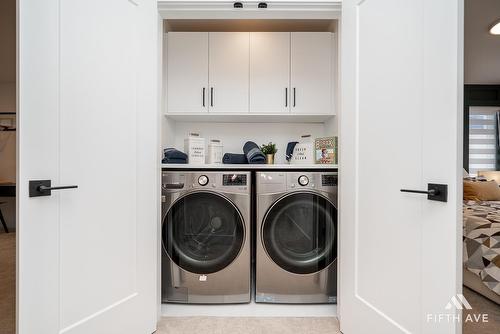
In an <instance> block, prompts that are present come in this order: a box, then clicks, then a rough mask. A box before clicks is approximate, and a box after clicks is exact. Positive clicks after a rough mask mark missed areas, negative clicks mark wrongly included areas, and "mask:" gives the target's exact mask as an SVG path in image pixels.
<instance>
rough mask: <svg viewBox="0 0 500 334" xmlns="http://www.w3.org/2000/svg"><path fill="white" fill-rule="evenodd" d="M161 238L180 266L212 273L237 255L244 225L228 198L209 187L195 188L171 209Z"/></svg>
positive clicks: (197, 271) (199, 272)
mask: <svg viewBox="0 0 500 334" xmlns="http://www.w3.org/2000/svg"><path fill="white" fill-rule="evenodd" d="M162 240H163V248H164V251H165V252H166V253H167V254H168V256H169V257H170V258H171V259H172V261H174V262H175V263H176V264H177V265H178V266H179V267H181V268H182V269H184V270H187V271H189V272H192V273H196V274H211V273H215V272H217V271H220V270H222V269H224V268H226V267H227V266H228V265H230V264H231V263H232V262H233V261H234V260H235V259H236V258H237V257H238V254H239V252H240V250H241V248H242V246H243V244H244V240H245V226H244V222H243V218H242V216H241V214H240V212H239V211H238V209H237V208H236V207H235V205H234V204H233V203H232V202H231V201H230V200H229V199H228V198H226V197H224V196H222V195H219V194H216V193H212V192H208V191H207V192H204V191H200V192H192V193H189V194H187V195H185V196H183V197H181V198H179V199H178V200H177V201H176V202H175V203H174V204H173V205H172V206H171V207H170V209H169V210H168V212H167V214H166V215H165V217H164V221H163V227H162Z"/></svg>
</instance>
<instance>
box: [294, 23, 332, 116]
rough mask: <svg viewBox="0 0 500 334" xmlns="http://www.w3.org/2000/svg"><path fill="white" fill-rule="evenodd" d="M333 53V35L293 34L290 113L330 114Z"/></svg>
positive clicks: (325, 33) (319, 33)
mask: <svg viewBox="0 0 500 334" xmlns="http://www.w3.org/2000/svg"><path fill="white" fill-rule="evenodd" d="M332 51H333V34H332V33H329V32H293V33H292V38H291V64H292V65H291V89H292V91H291V106H292V108H291V111H292V112H293V113H300V114H330V113H333V108H332V107H333V106H332V94H333V85H332V83H333V78H332V73H333V71H332V68H333V64H332Z"/></svg>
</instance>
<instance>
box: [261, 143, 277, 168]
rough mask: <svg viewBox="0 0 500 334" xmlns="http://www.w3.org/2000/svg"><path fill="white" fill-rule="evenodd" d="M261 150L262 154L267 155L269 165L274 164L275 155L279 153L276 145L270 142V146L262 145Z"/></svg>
mask: <svg viewBox="0 0 500 334" xmlns="http://www.w3.org/2000/svg"><path fill="white" fill-rule="evenodd" d="M260 150H261V151H262V153H264V154H265V155H266V158H267V164H268V165H272V164H274V155H275V154H276V152H278V149H276V144H273V143H271V142H269V144H267V145H266V144H262V146H261V147H260Z"/></svg>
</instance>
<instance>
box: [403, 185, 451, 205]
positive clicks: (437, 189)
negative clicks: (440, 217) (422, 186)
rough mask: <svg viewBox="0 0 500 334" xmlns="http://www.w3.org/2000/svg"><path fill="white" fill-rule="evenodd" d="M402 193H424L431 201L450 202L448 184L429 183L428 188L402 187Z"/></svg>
mask: <svg viewBox="0 0 500 334" xmlns="http://www.w3.org/2000/svg"><path fill="white" fill-rule="evenodd" d="M400 191H401V192H402V193H412V194H424V195H427V199H428V200H430V201H438V202H448V185H446V184H436V183H429V184H427V191H426V190H413V189H401V190H400Z"/></svg>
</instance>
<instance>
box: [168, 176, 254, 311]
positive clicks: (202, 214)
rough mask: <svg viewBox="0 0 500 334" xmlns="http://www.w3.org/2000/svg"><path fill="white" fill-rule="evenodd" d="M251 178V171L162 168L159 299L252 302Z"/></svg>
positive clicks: (171, 300)
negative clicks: (196, 170)
mask: <svg viewBox="0 0 500 334" xmlns="http://www.w3.org/2000/svg"><path fill="white" fill-rule="evenodd" d="M250 184H251V183H250V173H249V172H227V171H221V172H188V171H185V172H184V171H180V172H174V171H164V172H163V174H162V202H163V203H162V217H163V219H162V245H163V247H162V263H161V268H162V282H161V283H162V301H163V302H166V303H200V304H221V303H248V302H250V275H251V245H250V233H251V232H250V231H251V227H250V223H251V220H250V217H251V212H250V210H251V202H250V201H251V185H250Z"/></svg>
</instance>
